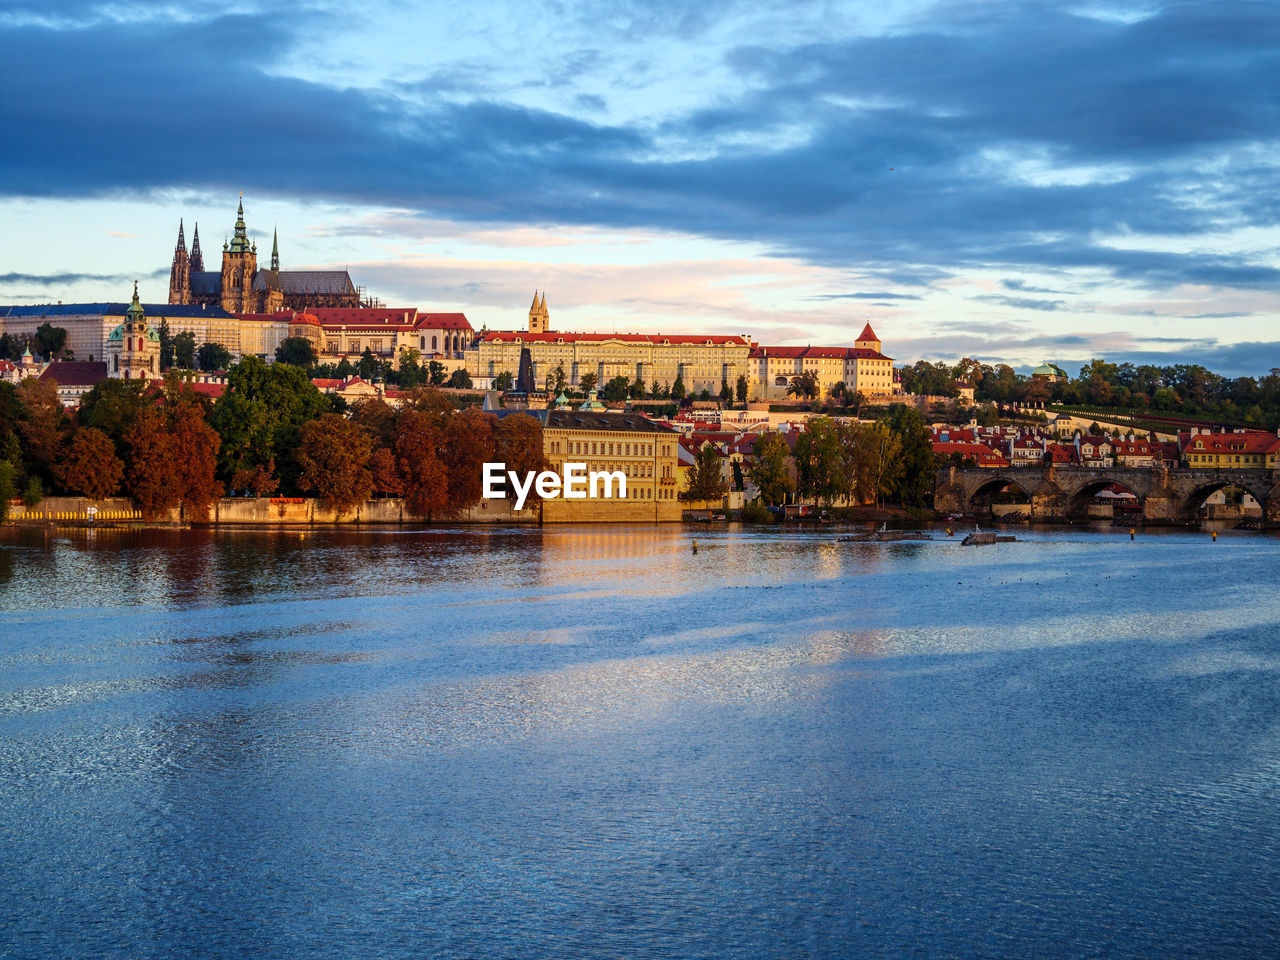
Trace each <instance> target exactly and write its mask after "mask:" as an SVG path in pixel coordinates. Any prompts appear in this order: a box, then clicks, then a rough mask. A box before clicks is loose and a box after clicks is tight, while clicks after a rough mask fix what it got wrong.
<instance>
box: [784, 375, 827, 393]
mask: <svg viewBox="0 0 1280 960" xmlns="http://www.w3.org/2000/svg"><path fill="white" fill-rule="evenodd" d="M819 390H820V386H819V384H818V375H817V374H816V373H814V372H813V371H812V370H806V371H805V372H804V373H798V374H796V375H795V376H794V377H792V378H791V382H790V383H789V384H787V394H788V395H790V396H793V397H800V398H803V399H805V400H812V399H813V398H814V397H816V396H817V395H818V392H819Z"/></svg>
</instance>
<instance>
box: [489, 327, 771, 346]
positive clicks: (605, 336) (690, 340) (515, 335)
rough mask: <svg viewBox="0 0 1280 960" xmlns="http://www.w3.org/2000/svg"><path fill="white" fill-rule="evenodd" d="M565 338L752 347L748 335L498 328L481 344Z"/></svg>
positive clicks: (553, 340)
mask: <svg viewBox="0 0 1280 960" xmlns="http://www.w3.org/2000/svg"><path fill="white" fill-rule="evenodd" d="M561 340H563V341H564V342H565V343H605V342H608V341H610V340H616V341H618V342H620V343H651V344H653V345H655V346H662V345H664V344H671V345H673V346H675V345H680V344H683V345H686V346H706V344H707V343H710V344H711V345H712V346H716V347H718V346H723V345H725V344H734V345H737V346H744V347H745V346H749V345H750V341H748V340H747V338H746V337H723V336H713V337H699V336H689V335H674V336H673V335H667V334H658V333H653V334H650V333H556V332H554V331H553V332H551V333H529V332H527V331H524V330H497V331H493V332H491V333H487V334H485V335H484V336H482V337H481V338H480V342H481V343H515V342H517V341H520V342H523V343H558V342H559V341H561Z"/></svg>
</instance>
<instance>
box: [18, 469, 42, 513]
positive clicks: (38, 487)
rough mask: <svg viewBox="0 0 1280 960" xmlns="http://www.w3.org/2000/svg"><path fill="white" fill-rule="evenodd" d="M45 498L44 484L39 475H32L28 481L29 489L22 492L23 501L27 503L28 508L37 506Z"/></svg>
mask: <svg viewBox="0 0 1280 960" xmlns="http://www.w3.org/2000/svg"><path fill="white" fill-rule="evenodd" d="M43 499H44V485H43V484H41V483H40V478H39V477H32V478H31V479H30V480H28V481H27V489H26V490H24V491H23V492H22V502H23V503H24V504H26V507H27V509H28V510H30V509H31V508H32V507H34V506H37V505H38V504H39V503H40V501H41V500H43Z"/></svg>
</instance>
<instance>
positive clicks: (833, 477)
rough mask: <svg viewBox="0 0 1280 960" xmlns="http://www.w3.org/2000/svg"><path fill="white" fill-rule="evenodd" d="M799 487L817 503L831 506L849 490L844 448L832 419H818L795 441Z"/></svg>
mask: <svg viewBox="0 0 1280 960" xmlns="http://www.w3.org/2000/svg"><path fill="white" fill-rule="evenodd" d="M794 456H795V461H796V478H797V479H796V487H797V489H798V490H799V492H800V493H801V494H802V495H803V496H806V497H812V498H813V499H814V500H819V501H823V502H825V503H828V504H830V503H832V502H834V501H835V499H836V498H837V497H847V496H848V494H847V492H846V491H847V490H848V489H849V482H848V473H847V465H846V461H845V456H844V445H843V442H842V438H841V435H840V430H839V427H838V426H837V424H836V422H835V421H834V420H832V419H831V418H830V417H815V418H814V419H812V420H810V421H809V422H808V423H807V424H805V428H804V430H803V431H801V433H800V436H799V437H798V438H796V446H795V452H794Z"/></svg>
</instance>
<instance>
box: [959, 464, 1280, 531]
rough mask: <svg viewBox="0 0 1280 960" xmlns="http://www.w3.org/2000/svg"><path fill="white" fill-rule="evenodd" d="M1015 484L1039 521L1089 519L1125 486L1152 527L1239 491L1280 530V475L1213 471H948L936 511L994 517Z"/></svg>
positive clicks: (1185, 517) (1191, 516)
mask: <svg viewBox="0 0 1280 960" xmlns="http://www.w3.org/2000/svg"><path fill="white" fill-rule="evenodd" d="M1010 484H1012V485H1013V486H1014V487H1015V488H1016V489H1018V490H1021V491H1022V492H1023V493H1024V494H1025V495H1026V497H1027V500H1028V501H1029V503H1030V505H1031V518H1032V519H1033V520H1075V519H1081V518H1084V517H1087V516H1088V515H1089V505H1090V503H1092V502H1093V498H1094V497H1095V496H1097V494H1098V492H1099V491H1100V490H1103V489H1105V488H1106V487H1109V486H1111V485H1112V484H1119V485H1120V486H1122V487H1125V488H1126V489H1128V490H1131V491H1132V492H1133V494H1134V495H1135V496H1136V497H1137V498H1138V499H1139V500H1140V501H1141V503H1142V515H1143V517H1144V518H1145V519H1147V520H1149V521H1152V522H1156V523H1159V522H1165V523H1179V522H1186V521H1194V520H1196V519H1198V518H1199V515H1200V507H1201V505H1202V504H1203V503H1204V500H1205V498H1206V497H1208V496H1209V495H1210V494H1212V493H1214V492H1215V491H1218V490H1221V489H1222V488H1223V487H1227V486H1236V487H1240V488H1241V489H1243V490H1245V491H1247V492H1248V493H1250V494H1252V496H1253V498H1254V499H1255V500H1257V501H1258V503H1259V505H1260V506H1261V507H1262V516H1263V519H1264V520H1265V521H1266V522H1267V523H1268V524H1277V525H1280V470H1213V469H1199V470H1197V469H1188V468H1182V467H1167V466H1159V467H1074V466H1070V467H1064V466H1060V465H1054V464H1050V463H1046V464H1045V465H1044V466H1042V467H1017V468H1010V469H1007V470H990V469H979V468H976V467H955V466H947V467H943V468H942V469H941V470H940V471H938V481H937V487H936V489H935V494H934V509H935V510H937V511H939V512H940V513H966V514H972V513H988V512H989V511H990V509H991V498H992V497H993V496H995V494H996V493H998V492H999V491H1000V490H1002V489H1004V488H1005V487H1006V486H1008V485H1010Z"/></svg>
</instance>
